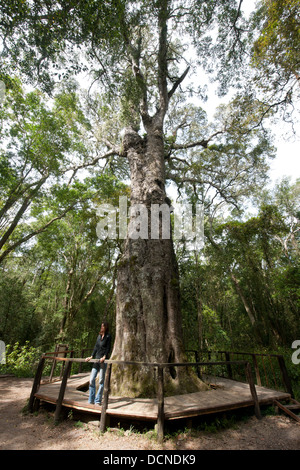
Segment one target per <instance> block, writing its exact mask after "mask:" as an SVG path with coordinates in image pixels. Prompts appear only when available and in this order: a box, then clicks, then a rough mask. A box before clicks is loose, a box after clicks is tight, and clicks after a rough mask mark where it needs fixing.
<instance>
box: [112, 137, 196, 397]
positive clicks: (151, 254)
mask: <svg viewBox="0 0 300 470" xmlns="http://www.w3.org/2000/svg"><path fill="white" fill-rule="evenodd" d="M123 145H124V152H126V154H127V158H128V160H129V164H130V170H131V205H133V204H143V205H145V206H146V207H147V208H148V213H149V214H150V206H151V204H164V203H167V204H168V203H169V200H168V198H167V197H166V193H165V176H164V147H163V138H162V132H158V131H157V130H156V131H153V132H148V135H147V138H144V139H143V138H141V137H140V136H139V134H137V133H136V132H135V131H133V130H132V129H128V130H127V131H126V133H125V136H124V142H123ZM149 221H150V216H149ZM148 233H149V235H148V239H142V238H138V239H132V238H130V237H129V235H127V239H126V241H125V247H124V252H123V256H122V258H121V261H120V264H119V270H118V280H117V306H116V338H115V344H114V348H113V352H112V356H111V358H112V359H117V360H122V361H142V362H164V363H167V362H183V361H184V345H183V336H182V322H181V314H180V291H179V275H178V269H177V262H176V257H175V253H174V249H173V242H172V239H171V238H170V239H158V240H153V239H151V233H150V222H149V224H148ZM113 371H114V372H113V374H112V393H113V394H116V395H123V396H124V395H126V396H153V394H155V393H156V380H155V374H154V373H153V367H152V368H151V367H140V366H138V367H136V366H134V367H133V366H131V367H128V366H125V367H123V366H122V367H116V366H114V369H113ZM165 384H166V391H167V392H169V393H179V392H180V391H182V392H185V391H195V389H196V388H197V387H198V386H199V383H198V380H197V378H196V377H195V376H194V375H193V374H192V372H191V371H187V370H186V368H185V367H177V368H172V367H170V368H167V369H165Z"/></svg>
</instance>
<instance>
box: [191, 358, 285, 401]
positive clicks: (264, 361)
mask: <svg viewBox="0 0 300 470" xmlns="http://www.w3.org/2000/svg"><path fill="white" fill-rule="evenodd" d="M189 352H190V353H192V354H193V355H194V357H195V360H196V361H197V362H199V361H201V360H202V361H203V360H206V361H211V360H212V358H213V357H215V358H216V360H225V361H227V362H228V366H227V377H228V378H230V379H233V380H239V381H243V379H245V376H244V371H243V370H242V371H239V370H237V369H235V370H233V369H232V367H231V365H230V362H231V361H236V360H238V359H241V360H244V361H248V362H250V363H251V364H252V371H253V374H254V377H255V379H256V385H259V386H265V387H267V388H272V389H275V390H281V389H282V390H284V391H286V392H287V393H289V394H290V395H291V397H292V398H293V397H294V393H293V388H292V384H291V380H290V378H289V375H288V372H287V368H286V365H285V361H284V357H283V356H282V355H281V354H268V353H252V352H235V351H209V350H201V351H196V350H188V351H186V353H189ZM241 372H242V373H241ZM197 374H198V376H199V377H200V375H201V371H200V369H199V367H198V369H197Z"/></svg>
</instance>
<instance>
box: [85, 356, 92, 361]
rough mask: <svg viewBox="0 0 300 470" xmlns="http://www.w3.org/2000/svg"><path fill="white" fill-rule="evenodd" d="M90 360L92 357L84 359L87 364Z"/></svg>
mask: <svg viewBox="0 0 300 470" xmlns="http://www.w3.org/2000/svg"><path fill="white" fill-rule="evenodd" d="M91 359H93V356H89V357H86V358H85V362H89V361H90V360H91Z"/></svg>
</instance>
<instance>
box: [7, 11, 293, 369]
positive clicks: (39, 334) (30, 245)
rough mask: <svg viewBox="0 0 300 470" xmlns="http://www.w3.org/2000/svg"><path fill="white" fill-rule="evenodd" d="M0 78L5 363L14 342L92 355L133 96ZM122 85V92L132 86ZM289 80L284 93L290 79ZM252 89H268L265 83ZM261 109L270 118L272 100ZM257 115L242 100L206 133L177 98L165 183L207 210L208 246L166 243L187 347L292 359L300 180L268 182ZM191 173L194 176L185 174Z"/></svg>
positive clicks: (113, 251)
mask: <svg viewBox="0 0 300 470" xmlns="http://www.w3.org/2000/svg"><path fill="white" fill-rule="evenodd" d="M275 3H276V2H275ZM294 4H295V8H296V7H297V6H298V3H297V2H294ZM260 14H261V13H260ZM258 16H259V15H258ZM256 21H257V22H259V18H258V19H257V18H256ZM288 26H289V25H287V26H286V25H285V27H288ZM261 37H262V38H263V39H261V40H260V41H257V42H256V43H255V47H256V52H257V51H258V52H257V56H256V61H257V63H256V66H257V67H258V69H259V67H261V69H262V74H265V73H266V71H267V67H269V64H270V54H269V56H268V60H269V62H268V61H267V60H266V55H264V53H265V52H264V48H265V47H266V48H267V47H268V46H266V43H267V40H268V31H265V32H264V35H262V36H261ZM272 41H274V38H271V42H272ZM177 47H178V50H179V49H180V47H179V45H177ZM178 50H177V52H178ZM274 51H275V52H276V53H277V56H278V57H279V65H280V66H281V70H284V71H285V72H286V71H287V69H288V67H287V65H286V63H284V60H283V59H282V58H286V57H287V55H289V66H290V69H291V70H292V73H293V71H294V64H293V60H294V61H295V62H296V58H293V57H292V54H284V53H282V55H281V56H280V54H279V51H278V44H275V45H274V43H273V52H274ZM174 53H175V52H174ZM181 53H182V51H181ZM261 57H263V59H261ZM260 60H261V62H260V63H259V61H260ZM271 60H272V57H271ZM291 64H292V65H291ZM277 65H278V64H277ZM296 65H297V64H296ZM296 65H295V68H296ZM289 71H290V70H289ZM271 72H272V71H271ZM271 72H270V70H269V71H268V73H269V77H272V73H273V72H272V73H271ZM0 78H2V79H3V80H4V81H5V83H6V94H5V100H4V102H3V103H2V104H1V107H0V123H1V153H0V155H1V160H0V202H1V205H0V224H1V225H0V229H1V233H0V237H1V239H0V248H1V252H0V296H1V304H0V339H2V340H3V341H4V342H5V344H6V345H10V346H9V347H8V350H7V352H8V353H9V352H10V351H12V350H13V348H14V345H16V344H17V345H18V346H19V347H20V348H22V347H24V346H25V345H27V346H26V347H32V348H35V349H36V350H37V351H38V352H39V353H40V352H43V351H46V350H53V348H54V346H55V344H57V343H62V342H63V343H68V344H69V345H70V347H71V348H72V349H75V350H77V351H79V350H81V349H83V348H92V347H93V345H94V342H95V339H96V336H97V334H98V331H99V325H100V321H101V320H107V321H108V322H109V324H110V327H111V332H112V335H113V336H114V332H115V289H116V279H117V277H116V275H117V266H118V262H119V259H120V254H121V253H122V243H121V242H122V241H121V240H105V241H102V240H99V239H98V237H97V233H96V226H97V222H98V217H97V207H98V206H99V204H102V203H105V202H109V203H110V204H113V205H115V206H117V205H118V201H119V196H122V195H127V196H128V195H129V191H130V187H129V185H128V179H129V169H128V165H127V164H126V162H125V161H124V160H122V159H117V158H116V154H118V153H119V150H118V151H116V148H117V147H119V145H120V128H121V127H122V123H123V121H122V120H123V119H124V116H125V115H126V113H128V112H129V107H130V106H129V104H130V100H132V99H133V97H132V95H130V99H128V102H127V104H126V105H124V103H123V104H122V105H120V104H119V103H118V102H117V101H115V100H114V98H113V97H112V96H106V95H105V94H99V93H98V94H95V95H90V94H88V93H86V91H84V90H82V89H81V88H80V87H79V86H78V84H77V83H76V81H75V80H73V79H70V78H68V79H67V78H64V79H63V80H61V83H60V85H59V86H57V87H56V88H55V93H53V94H52V96H51V98H49V96H48V95H47V94H45V93H44V92H43V91H41V90H39V89H33V90H30V91H28V90H26V91H25V88H24V86H23V85H22V81H21V80H20V79H18V78H16V77H15V76H12V74H11V75H9V78H8V73H7V70H6V71H5V73H4V72H3V75H2V76H0ZM127 78H128V80H127V81H125V82H124V83H123V84H122V86H124V87H127V89H128V90H130V87H131V85H132V82H131V79H130V77H127ZM285 78H286V83H288V81H289V79H290V77H289V79H288V78H287V77H285ZM297 80H298V79H297ZM273 84H274V86H273V88H272V93H273V92H274V89H275V88H276V86H278V88H280V90H281V91H282V90H283V88H281V87H282V84H279V82H276V81H275V80H274V81H273ZM257 86H258V87H259V86H261V87H262V89H263V92H265V91H266V90H265V89H264V87H266V85H265V83H264V84H263V85H261V84H259V83H258V84H257ZM128 90H127V91H128ZM291 90H292V88H289V90H288V91H286V90H285V93H282V96H283V95H284V96H285V99H283V98H282V99H281V100H280V99H279V98H278V96H277V100H278V102H277V103H276V106H277V107H278V108H279V109H283V108H280V106H281V105H283V107H284V111H283V114H279V115H277V119H279V121H280V119H283V115H284V116H285V117H287V116H288V120H289V122H290V123H291V125H292V122H293V119H294V117H293V115H292V114H289V113H288V111H287V109H288V106H289V105H291V103H292V104H293V106H294V105H295V101H294V95H292V92H291ZM277 91H278V90H277ZM128 103H129V104H128ZM267 108H268V112H269V111H270V110H271V113H272V118H274V114H275V113H274V110H275V104H272V105H270V104H268V106H267ZM276 109H277V108H276ZM265 114H267V110H266V107H262V104H261V102H259V103H258V102H250V100H249V97H246V98H245V96H241V95H240V96H238V97H236V98H235V99H233V100H232V101H231V103H230V105H226V106H225V105H221V106H220V108H219V109H218V110H217V111H216V114H215V117H214V121H213V125H211V127H210V128H209V124H208V121H207V116H206V114H205V112H204V110H203V109H202V108H201V107H196V106H194V105H192V104H188V103H186V102H184V103H183V104H182V98H181V97H180V96H176V95H175V98H174V105H173V106H172V107H171V108H170V113H169V118H168V122H167V125H166V132H165V151H166V160H167V164H168V167H167V170H168V175H169V177H170V181H171V180H172V181H173V182H175V183H177V185H178V188H179V190H180V191H181V192H182V193H184V199H185V201H187V202H191V203H195V202H196V201H197V200H198V199H200V200H201V201H202V202H203V203H204V206H205V228H204V233H205V243H204V248H203V249H202V250H201V251H194V250H193V249H192V248H191V246H190V244H188V243H186V242H184V241H182V242H176V244H175V250H176V254H177V260H178V265H179V271H180V287H181V308H182V318H183V334H184V344H185V348H186V349H187V350H190V349H193V350H194V349H196V350H200V349H210V350H220V349H226V350H235V351H237V350H240V351H255V352H258V351H269V352H281V351H282V352H284V354H285V355H286V356H287V357H291V355H292V349H291V345H292V342H293V341H294V340H297V339H300V315H299V292H300V271H299V219H300V207H299V199H300V198H299V193H300V181H299V180H298V181H296V182H295V183H291V182H290V181H289V180H288V179H286V178H284V179H282V181H278V182H277V183H276V185H275V186H274V187H271V186H267V185H266V182H267V172H268V165H269V163H268V161H269V159H272V158H274V157H275V155H276V150H275V149H274V148H273V145H272V134H271V133H270V132H269V131H268V130H267V127H264V125H261V124H262V122H261V121H262V118H261V116H262V115H265ZM268 116H269V115H268ZM278 116H279V117H278ZM225 119H227V129H228V128H229V137H225V138H224V139H223V140H222V141H220V142H217V143H214V142H213V141H212V143H211V145H210V140H209V139H208V142H206V145H203V148H204V150H203V149H201V153H199V155H201V163H199V162H195V160H194V158H195V153H196V152H197V151H196V150H195V151H194V152H195V153H193V150H192V151H191V154H190V155H189V158H190V160H188V159H187V160H188V164H187V166H186V167H185V170H182V168H183V165H182V163H185V164H186V163H187V161H185V160H184V159H183V157H182V155H181V154H180V150H181V149H182V148H183V145H181V147H180V138H179V144H178V140H177V141H176V139H175V134H174V129H176V132H177V133H178V134H180V132H181V137H182V139H183V141H184V139H185V138H186V137H194V139H197V138H198V139H200V137H201V136H200V135H199V131H198V130H197V129H195V126H194V124H195V122H196V123H197V124H201V126H202V128H203V127H206V128H207V129H209V130H210V134H208V135H210V136H211V138H212V136H213V135H214V133H217V132H218V131H217V130H216V129H218V127H217V125H218V123H222V122H223V123H224V120H225ZM277 125H278V121H277ZM193 126H194V127H193ZM249 126H250V127H251V132H252V134H251V138H250V131H249ZM253 130H254V132H256V133H255V134H254V137H253ZM99 136H100V137H99ZM176 145H177V147H176ZM247 152H248V153H247ZM237 157H240V160H239V161H240V162H242V161H243V159H244V160H245V162H244V163H243V166H240V167H239V166H237V161H236V160H234V158H235V159H236V158H237ZM240 165H242V163H240ZM187 168H188V169H189V171H192V172H193V178H191V177H190V176H187V177H186V178H185V177H184V176H185V175H189V173H188V170H187ZM180 175H181V178H180ZM199 175H201V177H200V176H199ZM264 183H265V184H264ZM216 195H217V196H218V197H217V196H216ZM218 198H219V199H218ZM220 199H222V202H220ZM215 200H216V203H215ZM9 348H10V349H9ZM296 369H297V366H295V369H294V370H295V374H296V373H298V374H299V372H298V369H299V366H298V369H297V370H296Z"/></svg>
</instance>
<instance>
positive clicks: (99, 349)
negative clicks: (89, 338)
mask: <svg viewBox="0 0 300 470" xmlns="http://www.w3.org/2000/svg"><path fill="white" fill-rule="evenodd" d="M110 345H111V336H110V334H109V333H107V334H106V335H104V336H103V339H102V338H101V336H100V335H98V338H97V341H96V344H95V347H94V351H93V354H92V358H93V359H101V357H103V356H105V358H106V359H108V358H109V352H110ZM93 367H95V368H96V369H98V370H99V368H100V364H97V363H96V362H95V363H93Z"/></svg>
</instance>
